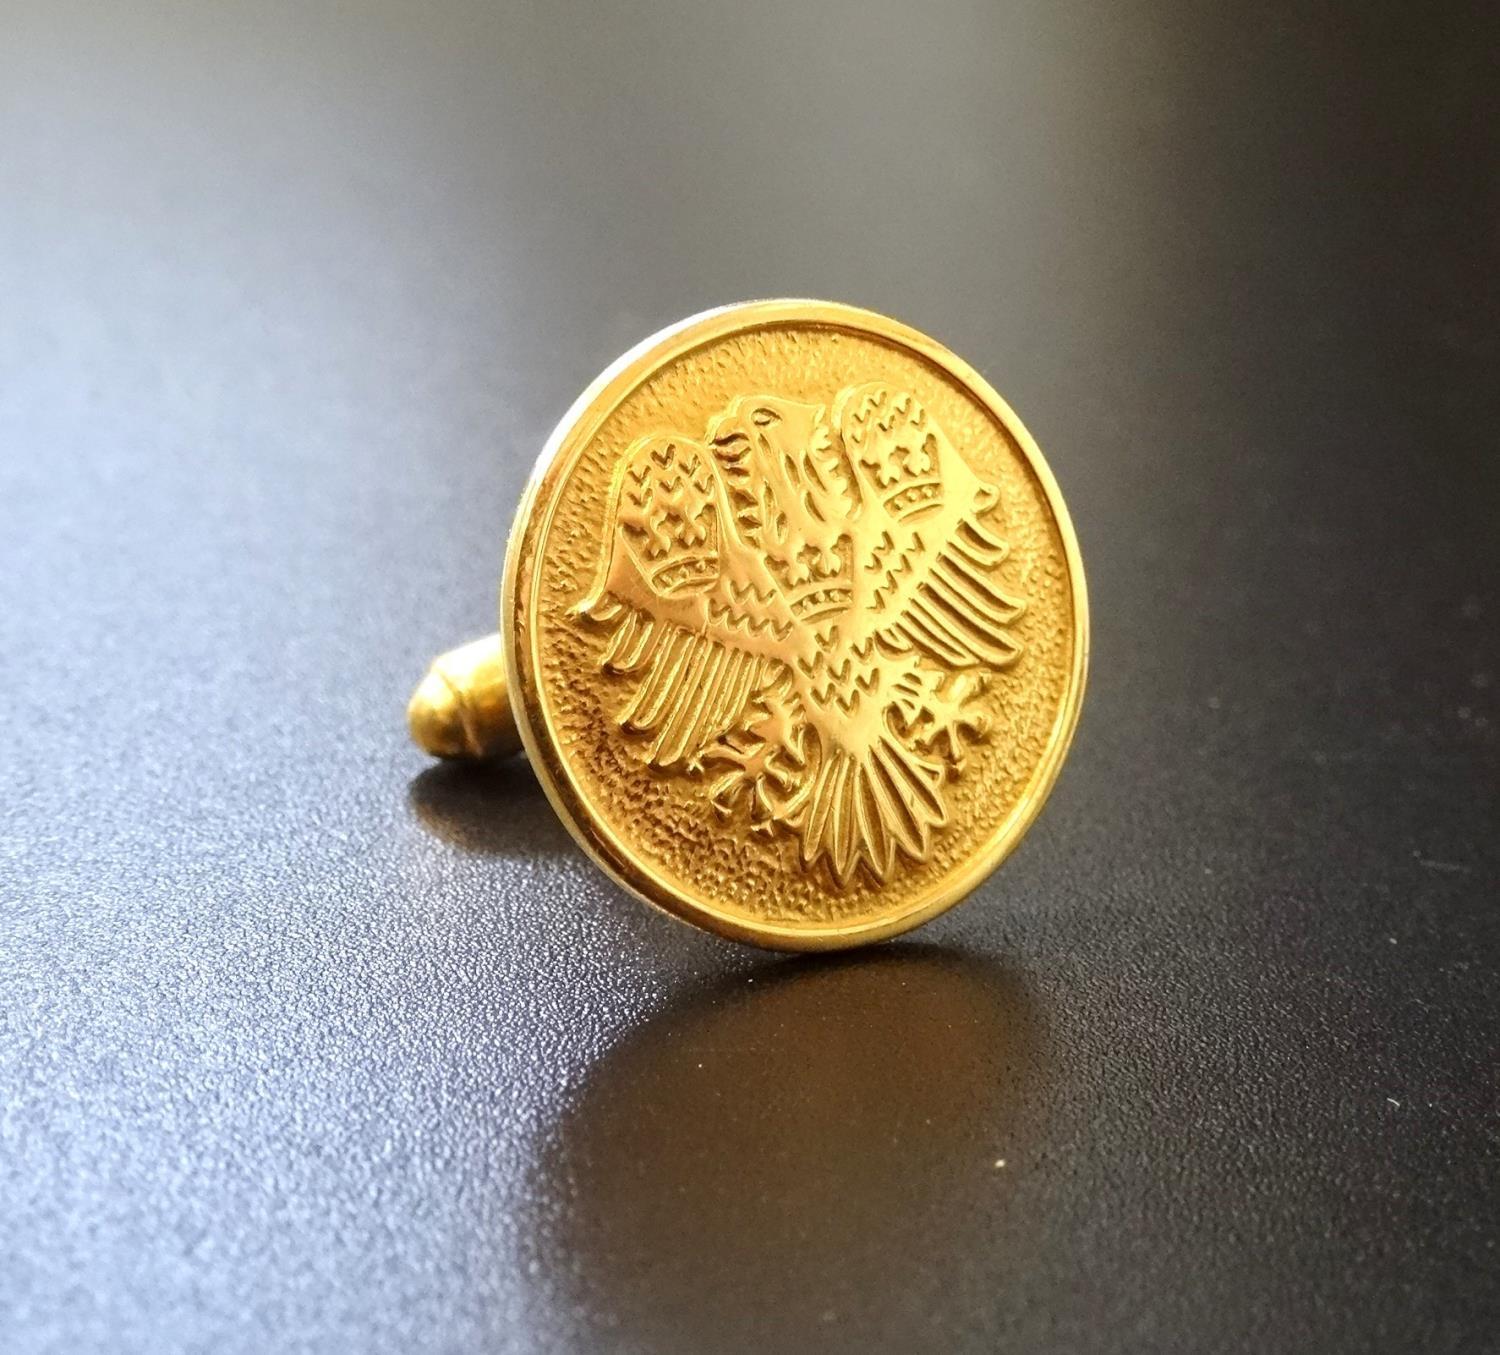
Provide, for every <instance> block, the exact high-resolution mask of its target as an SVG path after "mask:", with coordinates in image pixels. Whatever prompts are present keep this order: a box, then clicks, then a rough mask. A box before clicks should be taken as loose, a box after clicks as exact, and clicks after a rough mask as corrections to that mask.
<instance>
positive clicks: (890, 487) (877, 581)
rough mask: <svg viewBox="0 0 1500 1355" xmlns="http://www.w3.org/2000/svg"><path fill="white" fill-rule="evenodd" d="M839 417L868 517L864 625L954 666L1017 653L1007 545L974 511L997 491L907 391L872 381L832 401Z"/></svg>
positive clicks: (1004, 660)
mask: <svg viewBox="0 0 1500 1355" xmlns="http://www.w3.org/2000/svg"><path fill="white" fill-rule="evenodd" d="M837 418H838V421H839V432H840V436H841V437H842V438H843V441H844V446H845V450H846V452H847V453H848V456H849V458H850V461H851V463H852V464H853V465H854V467H855V470H856V473H857V474H858V475H859V477H860V481H861V486H862V490H863V495H864V499H865V505H864V506H865V511H866V513H867V514H869V519H868V521H869V524H870V525H869V527H868V528H867V529H866V530H867V533H868V536H869V538H870V541H871V544H870V550H869V554H868V556H867V558H866V560H865V563H864V566H863V567H864V568H865V569H866V570H867V571H869V572H870V574H871V575H872V576H873V578H872V580H871V582H870V583H869V584H867V590H868V591H867V596H868V598H869V607H868V619H867V620H866V621H865V625H866V627H867V629H868V630H869V631H871V632H873V633H874V635H875V636H876V637H878V638H879V639H880V640H881V641H882V642H884V644H885V645H886V646H888V647H889V648H893V649H895V650H897V651H902V652H904V651H907V650H910V649H913V648H916V649H920V650H922V651H924V652H926V653H928V654H930V655H932V656H933V657H934V658H937V659H939V660H941V661H942V662H944V663H946V664H948V665H950V666H951V667H954V668H974V667H979V666H987V667H992V668H1001V667H1004V666H1006V665H1007V664H1010V663H1012V662H1014V661H1015V659H1016V657H1017V655H1018V654H1019V653H1020V651H1021V645H1020V641H1019V639H1018V638H1017V637H1016V635H1015V633H1014V630H1013V628H1012V627H1013V624H1014V622H1015V621H1016V620H1017V618H1018V617H1020V615H1021V613H1022V612H1023V611H1024V610H1025V605H1024V603H1022V602H1021V601H1019V600H1018V599H1016V598H1014V597H1012V596H1011V595H1010V594H1009V593H1007V592H1006V590H1005V588H1004V587H1003V586H1002V585H1001V583H1000V580H999V573H998V571H999V567H1000V564H1001V563H1002V561H1004V559H1005V557H1006V555H1007V554H1008V547H1007V546H1006V543H1005V542H1004V541H1003V540H1001V539H1000V537H998V536H996V535H995V534H994V532H993V531H991V530H990V529H989V528H988V527H987V526H985V525H984V523H983V522H982V521H981V517H982V516H983V515H985V514H987V513H988V512H989V511H990V510H991V509H992V508H993V507H994V506H995V504H996V503H997V501H998V499H999V491H998V490H997V489H996V488H995V487H994V486H993V485H991V484H988V483H986V482H985V481H983V480H981V479H980V478H979V477H978V476H977V475H975V474H974V472H973V471H972V470H970V468H969V466H968V464H967V462H965V461H964V459H963V458H962V456H961V455H960V454H959V452H958V450H957V449H956V448H955V447H954V446H953V444H952V443H951V442H950V441H949V439H948V437H947V435H946V434H945V433H944V432H943V430H942V428H941V427H940V426H939V425H938V423H937V421H936V420H935V419H934V418H932V416H931V415H930V414H929V413H928V412H927V410H926V409H924V408H923V406H922V404H921V402H920V401H918V399H917V397H916V396H915V395H913V394H911V393H910V392H909V391H899V390H892V389H890V388H889V387H886V386H883V385H880V384H878V383H872V384H869V385H864V386H857V387H854V388H852V389H850V390H848V391H846V392H844V393H843V395H842V396H841V398H840V400H839V404H838V411H837Z"/></svg>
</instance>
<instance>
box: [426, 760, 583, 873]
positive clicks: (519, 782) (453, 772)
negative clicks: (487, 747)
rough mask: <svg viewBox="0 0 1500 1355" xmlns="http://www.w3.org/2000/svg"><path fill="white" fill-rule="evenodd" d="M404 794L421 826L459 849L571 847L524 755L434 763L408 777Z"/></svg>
mask: <svg viewBox="0 0 1500 1355" xmlns="http://www.w3.org/2000/svg"><path fill="white" fill-rule="evenodd" d="M407 794H408V796H409V798H410V800H411V804H412V808H413V809H415V810H416V811H417V817H418V818H419V819H421V821H422V823H423V824H424V825H425V826H426V827H427V828H429V829H431V831H432V832H434V833H436V834H437V835H438V836H439V837H441V838H443V839H444V840H445V841H448V842H451V843H453V845H454V846H456V847H461V848H463V849H464V850H465V851H470V852H479V853H481V854H483V855H486V856H536V855H545V856H552V855H556V854H558V853H561V852H566V851H568V850H570V849H571V844H570V843H569V840H568V832H567V829H565V828H564V827H563V826H562V824H561V823H559V822H558V818H557V814H556V812H555V811H554V810H553V808H552V806H551V804H550V803H548V800H547V795H546V792H545V791H543V790H542V788H541V786H540V785H538V784H537V779H536V777H535V776H534V775H532V771H531V768H530V766H529V765H527V763H526V761H525V759H524V758H507V759H505V760H504V761H500V762H474V763H464V762H440V763H438V764H437V765H436V766H433V767H429V768H428V769H427V770H426V771H424V772H422V773H420V774H419V775H417V776H415V777H413V778H412V781H411V785H410V787H409V788H408V791H407Z"/></svg>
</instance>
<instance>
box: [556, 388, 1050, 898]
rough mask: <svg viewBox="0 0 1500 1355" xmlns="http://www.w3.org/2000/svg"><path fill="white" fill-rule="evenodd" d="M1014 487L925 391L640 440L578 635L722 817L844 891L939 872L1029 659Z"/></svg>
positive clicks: (632, 715) (775, 410) (643, 742)
mask: <svg viewBox="0 0 1500 1355" xmlns="http://www.w3.org/2000/svg"><path fill="white" fill-rule="evenodd" d="M998 497H999V495H998V491H997V490H996V488H995V486H993V485H990V484H987V483H985V482H984V481H983V480H981V479H980V478H979V477H978V476H977V475H975V474H974V472H973V471H972V470H971V469H970V468H969V466H968V464H967V463H966V462H965V461H964V459H963V458H962V457H961V456H960V454H959V453H958V451H957V450H956V449H955V447H954V446H953V444H952V442H950V441H949V439H948V438H947V436H946V435H945V434H944V432H943V430H942V429H941V428H940V427H939V426H938V424H937V423H936V421H935V420H934V419H933V418H932V417H931V416H930V415H929V414H928V412H927V411H926V410H925V409H924V408H923V407H922V405H921V404H920V403H919V402H918V400H917V398H916V397H915V396H914V395H912V394H911V393H910V392H908V391H903V390H897V389H892V388H891V387H890V386H888V385H885V384H882V383H868V384H863V385H856V386H851V387H848V388H846V389H844V390H843V391H841V392H840V393H839V395H838V397H837V399H836V400H835V401H834V402H833V406H832V409H831V411H830V409H829V408H828V407H827V406H825V405H820V404H806V403H801V402H799V401H795V400H788V399H782V398H779V397H777V396H772V395H746V396H742V397H740V398H738V399H736V400H734V401H732V402H731V403H730V405H729V406H728V408H726V409H725V410H724V411H723V412H722V413H721V414H719V415H718V416H717V417H716V418H714V419H712V420H711V421H710V423H709V425H708V428H707V429H706V431H705V432H704V434H703V437H702V439H701V440H699V439H695V438H692V437H687V436H678V435H676V434H660V435H655V436H650V437H644V438H641V439H640V440H638V441H637V442H635V443H634V444H632V445H631V447H630V448H629V450H628V451H627V452H626V454H625V456H624V457H623V458H622V459H621V462H620V464H619V465H618V466H617V468H616V470H615V475H614V481H613V485H612V488H611V492H610V500H609V506H608V511H607V515H606V518H605V535H604V549H603V556H602V559H601V561H600V564H599V570H598V575H597V579H596V581H595V583H594V586H593V588H592V590H591V591H590V593H589V594H588V596H587V597H586V598H585V599H584V600H583V601H582V602H580V603H579V604H578V606H577V609H576V612H577V615H578V616H579V618H581V619H582V620H583V621H586V622H587V623H588V624H590V625H592V626H598V627H602V628H604V629H605V631H606V634H605V639H604V644H603V650H602V653H601V656H600V659H599V663H600V666H601V667H602V668H603V669H604V670H605V671H606V672H608V673H611V674H616V675H619V676H620V677H621V678H623V679H628V680H629V683H630V685H629V689H628V692H627V695H626V697H625V702H624V706H623V709H622V710H621V711H620V713H619V717H618V721H619V724H620V726H621V727H622V728H623V729H624V730H625V731H626V732H627V733H628V735H629V736H631V737H632V738H633V739H635V740H637V741H638V742H639V744H640V747H641V750H642V754H643V756H644V758H645V760H646V761H647V762H648V763H649V764H650V765H651V766H653V767H655V768H658V769H660V770H662V771H663V772H666V773H678V774H682V775H686V776H690V777H694V778H697V779H699V780H701V782H702V783H703V787H704V793H705V796H706V798H707V800H708V801H709V802H710V803H711V804H712V805H713V807H714V809H715V810H717V811H718V812H719V813H720V814H721V815H724V816H731V815H737V814H739V815H746V816H748V820H749V822H750V825H751V827H752V828H753V829H754V830H755V831H759V832H764V833H789V834H794V835H795V836H796V838H797V839H798V840H799V841H800V860H801V863H802V865H803V867H804V869H808V870H811V869H814V868H815V867H816V866H817V864H818V863H819V862H820V861H826V862H827V865H828V868H829V869H830V871H831V873H832V876H833V879H834V880H835V881H836V883H837V884H838V886H839V887H841V888H842V887H845V886H847V885H848V884H849V883H850V882H851V881H852V880H853V879H854V877H855V874H856V872H857V871H858V870H859V869H860V868H861V867H863V868H864V870H866V871H867V872H869V874H870V875H871V876H872V877H873V878H874V879H875V880H876V881H877V882H884V881H885V880H887V879H888V878H889V877H890V874H891V871H892V868H893V866H894V864H895V861H896V857H897V854H898V852H899V853H900V854H902V855H903V856H905V857H907V858H909V859H910V860H912V861H915V862H922V861H925V860H927V859H928V857H929V855H930V853H931V850H932V844H933V839H934V835H935V834H937V833H939V832H941V831H942V829H943V827H944V825H945V824H946V823H947V820H948V806H947V800H946V795H947V793H948V786H949V784H950V783H951V782H952V781H953V780H955V779H956V778H957V777H958V776H959V775H960V774H961V773H962V771H963V768H964V762H965V755H966V753H967V750H968V746H969V744H970V743H971V742H972V741H974V740H978V739H983V738H984V737H985V735H986V719H985V717H984V715H983V713H982V710H981V709H980V703H979V702H978V701H977V700H976V698H978V697H979V696H980V694H981V693H983V691H984V690H985V685H986V682H987V679H988V677H989V675H990V674H991V673H993V672H995V671H996V670H998V669H1001V668H1004V667H1006V666H1008V665H1010V664H1012V663H1014V662H1015V661H1016V659H1017V658H1018V656H1019V654H1020V652H1021V651H1020V644H1019V642H1018V640H1017V639H1016V637H1015V634H1014V630H1013V626H1014V623H1015V621H1016V619H1017V617H1019V616H1020V614H1021V611H1022V608H1023V606H1024V603H1023V602H1022V600H1020V599H1018V598H1016V597H1013V596H1011V595H1010V594H1009V593H1008V592H1007V591H1006V589H1005V588H1004V587H1003V586H1002V584H1001V581H1000V578H999V566H1000V563H1001V561H1003V560H1004V559H1005V556H1006V545H1005V543H1004V541H1002V540H1001V539H1000V537H998V536H997V535H996V534H995V530H994V526H993V524H992V523H990V522H989V521H988V519H990V518H992V517H993V516H995V510H996V508H997V500H998Z"/></svg>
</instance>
